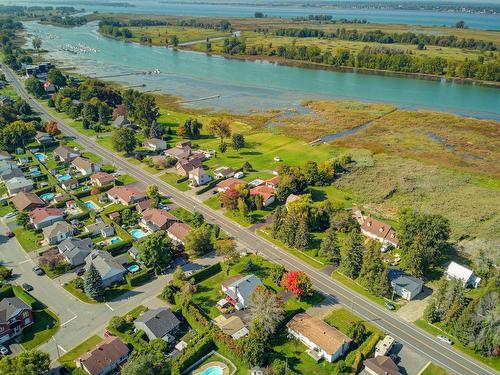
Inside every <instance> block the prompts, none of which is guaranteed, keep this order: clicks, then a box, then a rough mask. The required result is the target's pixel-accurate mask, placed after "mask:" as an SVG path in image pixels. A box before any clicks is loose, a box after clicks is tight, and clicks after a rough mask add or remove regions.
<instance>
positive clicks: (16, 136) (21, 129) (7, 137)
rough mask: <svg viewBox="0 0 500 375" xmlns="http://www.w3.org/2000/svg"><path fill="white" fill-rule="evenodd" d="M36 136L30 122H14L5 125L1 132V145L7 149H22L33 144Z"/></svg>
mask: <svg viewBox="0 0 500 375" xmlns="http://www.w3.org/2000/svg"><path fill="white" fill-rule="evenodd" d="M35 134H36V130H35V127H34V126H33V123H31V122H24V121H20V120H19V121H14V122H11V123H10V124H8V125H6V126H5V127H4V128H3V130H2V144H3V145H4V147H5V148H7V149H11V150H13V149H15V148H16V147H23V148H24V146H26V145H28V144H29V143H31V142H33V140H34V137H35Z"/></svg>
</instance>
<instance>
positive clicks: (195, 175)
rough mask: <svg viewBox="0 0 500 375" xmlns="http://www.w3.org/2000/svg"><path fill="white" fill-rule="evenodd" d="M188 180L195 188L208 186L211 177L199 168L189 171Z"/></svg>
mask: <svg viewBox="0 0 500 375" xmlns="http://www.w3.org/2000/svg"><path fill="white" fill-rule="evenodd" d="M188 176H189V179H190V180H191V181H193V182H194V183H195V185H196V186H201V185H205V184H208V183H209V182H210V181H212V177H210V176H209V175H208V173H207V172H205V170H204V169H203V168H201V167H198V168H194V169H191V170H190V171H189V174H188Z"/></svg>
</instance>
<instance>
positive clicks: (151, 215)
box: [142, 208, 177, 228]
mask: <svg viewBox="0 0 500 375" xmlns="http://www.w3.org/2000/svg"><path fill="white" fill-rule="evenodd" d="M142 217H143V219H144V220H146V221H150V222H152V223H153V224H154V225H156V226H157V227H159V228H161V227H163V226H164V225H166V224H167V223H168V222H169V221H177V218H176V217H175V216H174V215H172V214H171V213H170V212H168V211H166V210H162V209H159V208H148V209H147V210H146V211H144V212H143V213H142Z"/></svg>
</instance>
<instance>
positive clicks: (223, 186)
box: [217, 177, 247, 190]
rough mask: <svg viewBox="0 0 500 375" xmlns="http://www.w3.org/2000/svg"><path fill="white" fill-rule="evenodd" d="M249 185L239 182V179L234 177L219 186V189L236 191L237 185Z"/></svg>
mask: <svg viewBox="0 0 500 375" xmlns="http://www.w3.org/2000/svg"><path fill="white" fill-rule="evenodd" d="M246 184H247V183H246V182H245V181H241V180H238V179H237V178H234V177H229V178H227V179H225V180H223V181H221V182H219V183H218V184H217V187H218V188H220V189H224V190H226V189H234V188H235V187H236V185H246Z"/></svg>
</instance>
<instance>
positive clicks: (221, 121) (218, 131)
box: [207, 118, 231, 145]
mask: <svg viewBox="0 0 500 375" xmlns="http://www.w3.org/2000/svg"><path fill="white" fill-rule="evenodd" d="M207 130H208V132H209V133H210V134H212V135H214V136H216V137H218V138H219V139H220V144H221V145H222V144H224V139H225V138H228V137H230V136H231V127H230V123H229V120H228V119H225V118H217V119H213V120H212V121H210V123H209V124H208V129H207Z"/></svg>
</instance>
